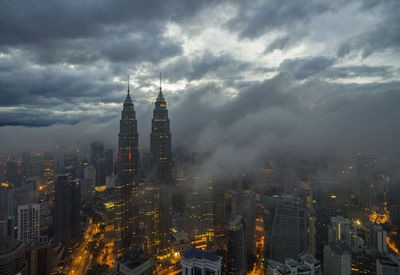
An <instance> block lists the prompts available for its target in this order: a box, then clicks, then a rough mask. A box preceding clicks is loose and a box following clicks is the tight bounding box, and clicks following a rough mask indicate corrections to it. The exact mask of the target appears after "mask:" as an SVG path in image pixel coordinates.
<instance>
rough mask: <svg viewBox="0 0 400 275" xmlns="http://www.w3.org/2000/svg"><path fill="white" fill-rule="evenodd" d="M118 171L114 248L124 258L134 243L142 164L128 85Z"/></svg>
mask: <svg viewBox="0 0 400 275" xmlns="http://www.w3.org/2000/svg"><path fill="white" fill-rule="evenodd" d="M118 143H119V151H118V171H117V180H116V183H115V189H116V200H115V204H114V209H115V218H114V221H115V225H114V226H115V246H116V254H117V255H121V254H122V252H123V251H124V250H126V249H127V248H128V247H129V245H130V244H131V242H132V241H134V239H135V234H136V224H137V220H138V211H137V209H136V207H135V205H134V203H135V198H136V197H137V196H138V186H137V183H136V177H137V172H138V168H139V167H138V166H139V165H138V164H139V135H138V132H137V120H136V114H135V109H134V105H133V102H132V99H131V96H130V91H129V83H128V94H127V96H126V99H125V102H124V106H123V110H122V113H121V120H120V132H119V135H118Z"/></svg>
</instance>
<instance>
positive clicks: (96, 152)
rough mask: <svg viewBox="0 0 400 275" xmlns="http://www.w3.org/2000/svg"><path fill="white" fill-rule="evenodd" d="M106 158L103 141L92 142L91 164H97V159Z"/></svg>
mask: <svg viewBox="0 0 400 275" xmlns="http://www.w3.org/2000/svg"><path fill="white" fill-rule="evenodd" d="M102 158H104V144H103V143H101V142H97V141H95V142H92V143H91V144H90V158H89V164H91V165H93V166H96V160H98V159H102Z"/></svg>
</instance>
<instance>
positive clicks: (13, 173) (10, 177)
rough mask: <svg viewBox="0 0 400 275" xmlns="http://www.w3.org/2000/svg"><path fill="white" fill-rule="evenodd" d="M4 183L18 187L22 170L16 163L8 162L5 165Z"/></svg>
mask: <svg viewBox="0 0 400 275" xmlns="http://www.w3.org/2000/svg"><path fill="white" fill-rule="evenodd" d="M5 179H6V181H7V182H8V183H12V184H14V185H15V186H19V184H20V183H21V181H22V170H21V167H20V164H19V163H18V162H17V161H9V162H7V164H6V177H5Z"/></svg>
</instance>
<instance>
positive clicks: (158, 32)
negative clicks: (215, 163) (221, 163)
mask: <svg viewBox="0 0 400 275" xmlns="http://www.w3.org/2000/svg"><path fill="white" fill-rule="evenodd" d="M399 22H400V2H399V1H398V0H384V1H381V0H364V1H361V0H354V1H345V0H336V1H331V0H296V1H291V0H287V1H286V0H284V1H282V0H279V1H278V0H276V1H266V0H265V1H257V0H251V1H250V0H249V1H211V0H210V1H206V0H204V1H202V0H195V1H178V0H171V1H152V0H147V1H105V0H96V1H95V0H91V1H89V0H87V1H86V0H85V1H82V0H79V1H53V0H48V1H1V2H0V136H1V144H0V152H3V153H4V152H10V151H17V150H22V149H30V150H47V149H48V148H50V147H51V146H54V145H55V144H61V145H66V146H68V145H71V144H81V145H82V144H84V143H88V142H90V141H91V140H93V139H97V140H101V141H104V142H105V143H106V144H110V145H113V146H116V144H117V133H118V120H119V116H120V111H121V108H122V102H123V100H124V98H125V95H126V86H127V78H128V76H129V75H130V76H131V91H132V93H133V98H134V102H135V109H136V111H137V119H138V125H139V143H140V146H141V148H142V149H146V148H147V147H148V144H149V133H150V124H151V115H152V108H153V102H154V100H155V98H156V96H157V87H158V75H159V72H160V71H161V72H162V74H163V90H164V94H165V97H166V100H167V104H168V108H169V110H170V118H171V128H172V136H173V145H174V146H190V147H191V149H192V150H195V151H198V152H202V153H209V152H212V153H213V157H214V159H216V160H218V158H229V159H230V160H232V161H233V162H240V163H243V162H247V158H246V157H245V156H251V157H249V158H252V156H254V155H256V154H258V153H260V152H263V153H264V152H270V151H287V152H297V153H301V154H303V155H307V154H314V153H317V154H321V153H330V152H345V151H346V152H347V151H377V152H385V153H387V152H389V153H390V152H395V153H398V152H399V151H400V150H399V149H400V148H399V147H400V146H399V140H400V130H399V129H400V126H399V121H400V82H399V81H400V23H399Z"/></svg>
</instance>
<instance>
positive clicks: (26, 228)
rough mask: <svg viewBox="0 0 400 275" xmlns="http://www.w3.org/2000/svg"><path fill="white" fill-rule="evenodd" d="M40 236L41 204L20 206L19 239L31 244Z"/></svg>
mask: <svg viewBox="0 0 400 275" xmlns="http://www.w3.org/2000/svg"><path fill="white" fill-rule="evenodd" d="M39 236H40V204H25V205H21V206H18V240H21V241H24V242H25V243H27V244H30V243H32V242H34V241H38V240H39Z"/></svg>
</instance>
